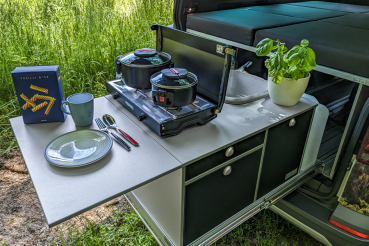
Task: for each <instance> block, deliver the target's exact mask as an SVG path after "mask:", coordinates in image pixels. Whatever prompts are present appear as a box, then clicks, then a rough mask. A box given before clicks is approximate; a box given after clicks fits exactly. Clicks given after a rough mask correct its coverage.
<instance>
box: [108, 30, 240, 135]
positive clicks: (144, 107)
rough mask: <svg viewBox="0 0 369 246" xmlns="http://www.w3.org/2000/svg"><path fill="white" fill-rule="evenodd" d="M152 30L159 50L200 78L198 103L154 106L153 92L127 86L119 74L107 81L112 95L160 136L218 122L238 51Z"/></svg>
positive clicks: (177, 33) (174, 32) (181, 34)
mask: <svg viewBox="0 0 369 246" xmlns="http://www.w3.org/2000/svg"><path fill="white" fill-rule="evenodd" d="M151 28H152V29H153V30H156V49H157V50H158V51H164V52H167V53H169V54H170V55H171V56H172V62H174V66H176V67H182V68H186V69H187V70H188V71H190V72H192V73H194V74H195V75H196V76H197V78H198V85H197V95H196V100H195V101H194V102H193V103H192V104H190V105H187V106H185V107H181V108H164V107H161V106H158V105H155V104H154V102H153V101H152V95H151V91H150V90H137V89H135V88H131V87H128V86H126V85H125V84H124V80H123V79H122V78H121V74H119V73H117V80H113V81H107V82H106V86H107V90H108V91H109V93H111V94H112V95H113V97H114V99H116V100H118V101H119V102H120V103H121V104H123V105H124V106H125V107H126V108H127V109H128V110H130V111H131V112H132V113H133V114H134V115H135V116H136V117H137V118H138V119H139V120H140V121H142V122H144V123H145V124H146V125H148V126H149V127H150V128H151V129H152V130H153V131H155V132H156V133H157V134H158V135H159V136H171V135H177V134H178V133H180V132H181V131H182V130H183V129H184V128H185V127H187V126H190V125H195V124H198V125H205V124H206V123H208V122H209V121H211V120H213V119H215V118H216V117H217V114H218V113H220V112H221V110H222V106H223V104H224V98H225V94H226V89H227V84H228V77H229V72H230V68H231V63H232V60H234V59H233V56H234V55H235V49H234V48H233V47H231V46H227V45H225V44H222V43H218V42H215V41H212V40H208V39H205V38H202V37H199V36H196V35H193V34H189V33H186V32H183V31H179V30H176V29H173V28H169V27H165V26H161V25H153V26H152V27H151ZM117 71H119V69H117Z"/></svg>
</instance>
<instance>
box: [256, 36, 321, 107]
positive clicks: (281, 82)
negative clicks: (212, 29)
mask: <svg viewBox="0 0 369 246" xmlns="http://www.w3.org/2000/svg"><path fill="white" fill-rule="evenodd" d="M308 45H309V41H308V40H306V39H303V40H302V41H301V43H300V45H296V46H294V47H293V48H292V49H290V50H289V51H288V49H287V47H286V46H285V43H281V42H280V41H279V40H272V39H270V38H266V39H263V40H261V41H260V42H259V43H258V44H257V46H256V55H258V56H266V55H268V54H269V53H271V52H272V51H273V50H276V52H274V53H273V54H272V55H271V56H270V58H268V59H267V60H266V61H265V66H266V68H267V69H268V91H269V95H270V98H271V99H272V101H273V102H274V103H276V104H279V105H282V106H293V105H295V104H296V103H297V102H298V101H299V100H300V98H301V97H302V95H303V94H304V92H305V90H306V87H307V85H308V83H309V79H310V71H311V70H313V69H314V68H315V67H316V62H315V53H314V51H313V50H312V49H311V48H309V47H307V46H308Z"/></svg>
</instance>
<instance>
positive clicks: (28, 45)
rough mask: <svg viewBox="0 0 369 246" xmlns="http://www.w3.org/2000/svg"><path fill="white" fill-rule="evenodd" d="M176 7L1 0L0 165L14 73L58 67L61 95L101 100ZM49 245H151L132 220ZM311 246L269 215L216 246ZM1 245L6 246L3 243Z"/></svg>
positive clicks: (92, 227)
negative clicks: (121, 58)
mask: <svg viewBox="0 0 369 246" xmlns="http://www.w3.org/2000/svg"><path fill="white" fill-rule="evenodd" d="M172 9H173V0H0V158H1V157H4V156H5V157H6V156H8V155H9V153H10V152H11V151H12V150H14V149H17V148H18V147H17V143H16V140H15V138H14V135H13V131H12V129H11V127H10V124H9V118H11V117H15V116H19V115H20V110H19V105H18V102H17V99H16V95H15V90H14V86H13V81H12V78H11V71H12V70H13V69H14V68H15V67H17V66H37V65H59V66H60V70H61V76H62V81H63V87H64V91H65V95H66V96H68V95H70V94H73V93H78V92H89V93H92V94H94V96H95V97H98V96H101V95H104V94H106V90H105V86H104V83H105V81H106V80H109V79H114V77H115V68H114V63H115V58H116V57H117V56H118V55H121V54H123V53H125V52H128V51H132V50H134V49H136V48H138V47H155V45H154V41H155V33H154V32H153V31H151V30H150V25H151V24H156V23H160V24H163V25H168V24H171V23H172ZM50 243H51V244H54V245H156V242H155V241H154V238H153V237H152V236H151V235H150V234H149V232H148V231H147V229H146V228H145V227H144V226H143V224H142V222H141V221H140V220H139V219H138V217H137V215H135V214H134V213H130V214H125V213H123V212H122V211H116V212H115V213H114V214H113V215H112V216H111V221H110V222H109V223H107V224H106V223H97V224H93V223H91V222H87V225H86V226H85V228H84V229H82V230H79V229H75V228H70V230H69V232H68V233H67V234H65V235H64V234H61V235H60V242H59V243H56V242H50ZM0 244H1V243H0ZM304 244H305V245H316V242H315V241H314V240H313V239H312V238H310V237H309V236H307V235H306V234H305V233H303V232H301V231H300V230H299V229H297V228H296V227H294V226H293V225H291V224H289V223H288V222H287V221H285V220H283V219H282V218H281V217H279V216H277V215H275V214H273V213H272V212H270V211H265V212H261V213H259V214H258V215H256V216H255V217H254V218H252V219H250V220H249V221H247V222H245V223H244V224H243V225H241V226H240V227H238V228H236V229H235V230H234V231H233V232H232V233H230V234H228V235H227V236H226V237H224V238H222V239H221V240H219V241H218V242H217V243H216V244H215V245H304ZM2 245H6V244H4V243H2Z"/></svg>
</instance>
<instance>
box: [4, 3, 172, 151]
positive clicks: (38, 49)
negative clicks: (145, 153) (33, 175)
mask: <svg viewBox="0 0 369 246" xmlns="http://www.w3.org/2000/svg"><path fill="white" fill-rule="evenodd" d="M172 18H173V0H43V1H38V0H1V1H0V157H2V156H4V155H5V156H6V155H7V154H8V153H9V152H10V151H11V150H12V149H14V148H17V143H16V141H15V139H14V135H13V132H12V129H11V127H10V124H9V118H12V117H15V116H19V115H21V113H20V110H19V106H18V101H17V99H16V95H15V90H14V86H13V81H12V77H11V74H10V73H11V71H12V70H13V69H14V68H15V67H17V66H38V65H59V66H60V71H61V77H62V82H63V87H64V91H65V96H69V95H70V94H73V93H78V92H89V93H92V94H93V95H94V96H95V97H98V96H102V95H105V94H106V89H105V81H106V80H111V79H114V78H115V65H114V64H115V59H116V57H117V56H118V55H121V54H124V53H126V52H129V51H132V50H135V49H136V48H139V47H155V32H154V31H152V30H151V29H150V26H151V25H152V24H162V25H169V24H171V23H172V22H173V20H172Z"/></svg>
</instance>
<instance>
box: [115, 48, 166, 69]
mask: <svg viewBox="0 0 369 246" xmlns="http://www.w3.org/2000/svg"><path fill="white" fill-rule="evenodd" d="M131 54H133V55H134V51H131V52H128V53H125V54H123V55H122V56H121V57H120V59H119V61H120V62H121V64H124V65H125V66H127V67H139V68H152V67H161V66H165V65H167V64H169V63H170V62H171V60H172V57H171V56H170V55H169V54H168V53H165V52H161V51H157V55H160V56H164V57H166V58H168V61H166V62H164V63H162V64H152V65H139V64H130V63H126V62H124V61H123V58H124V57H126V56H128V55H131Z"/></svg>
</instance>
